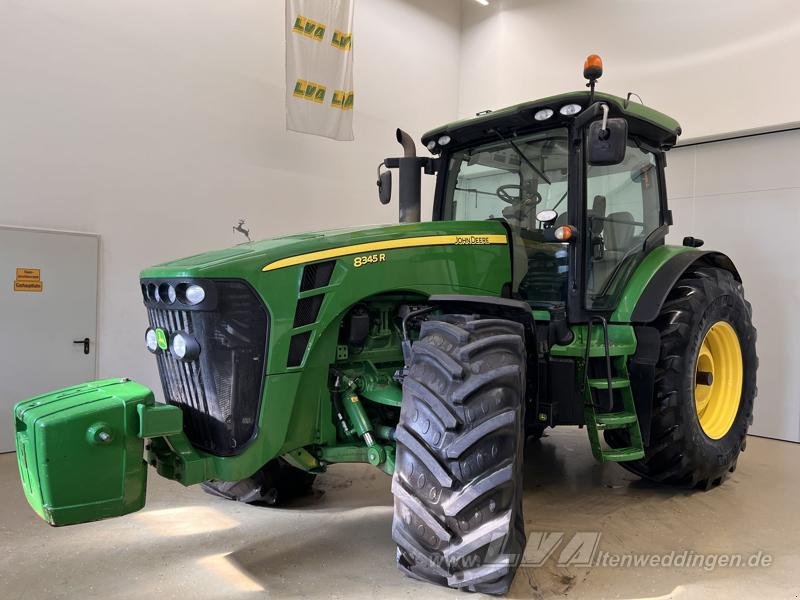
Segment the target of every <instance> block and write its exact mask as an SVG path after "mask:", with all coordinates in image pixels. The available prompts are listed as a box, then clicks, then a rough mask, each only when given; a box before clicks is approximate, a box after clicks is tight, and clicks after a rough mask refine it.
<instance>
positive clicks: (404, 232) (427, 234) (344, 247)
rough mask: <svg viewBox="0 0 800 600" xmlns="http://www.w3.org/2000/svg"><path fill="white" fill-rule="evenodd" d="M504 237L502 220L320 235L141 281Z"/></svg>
mask: <svg viewBox="0 0 800 600" xmlns="http://www.w3.org/2000/svg"><path fill="white" fill-rule="evenodd" d="M505 235H506V229H505V227H504V225H503V224H502V223H501V222H499V221H435V222H425V223H403V224H399V225H398V224H390V225H371V226H365V227H350V228H346V229H334V230H327V231H315V232H308V233H300V234H295V235H288V236H283V237H277V238H271V239H266V240H261V241H257V242H249V243H246V244H241V245H239V246H234V247H233V248H224V249H221V250H213V251H210V252H203V253H202V254H196V255H193V256H188V257H186V258H180V259H177V260H173V261H169V262H165V263H162V264H159V265H155V266H153V267H149V268H147V269H144V270H143V271H142V273H141V277H143V278H155V277H160V278H167V277H235V276H241V275H246V274H248V273H255V272H262V271H269V270H273V269H278V268H282V267H283V266H290V265H295V264H302V263H304V262H313V261H314V260H321V259H323V258H325V257H327V256H323V255H324V254H326V251H328V252H327V254H328V255H331V254H332V255H337V256H346V255H349V254H358V253H360V252H367V251H369V250H368V249H366V248H367V246H365V245H369V244H374V243H377V242H384V241H390V242H392V243H395V241H396V242H397V244H399V245H402V246H403V247H408V246H412V245H414V246H426V245H439V244H443V243H448V244H485V243H505V240H504V239H503V240H501V239H500V237H498V236H501V237H503V238H504V237H505ZM435 236H445V237H442V238H440V239H435ZM486 236H489V237H486ZM484 238H485V239H484Z"/></svg>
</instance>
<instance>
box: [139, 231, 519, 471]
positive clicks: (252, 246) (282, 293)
mask: <svg viewBox="0 0 800 600" xmlns="http://www.w3.org/2000/svg"><path fill="white" fill-rule="evenodd" d="M466 234H469V235H473V234H475V235H478V236H482V235H505V234H506V230H505V228H504V226H503V225H502V224H501V223H500V222H498V221H474V222H465V221H461V222H428V223H408V224H402V225H383V226H376V227H368V228H353V229H343V230H336V231H328V232H320V233H306V234H301V235H293V236H288V237H283V238H276V239H273V240H265V241H261V242H252V243H248V244H243V245H241V246H237V247H236V248H232V249H226V250H219V251H215V252H207V253H204V254H200V255H197V256H192V257H189V258H185V259H180V260H176V261H172V262H169V263H165V264H162V265H158V266H155V267H151V268H149V269H146V270H144V271H143V272H142V277H145V278H150V277H152V278H172V277H191V278H236V279H242V280H246V281H247V282H248V283H250V284H251V285H252V286H253V288H254V289H255V291H256V292H257V293H258V294H259V295H260V296H261V298H262V300H263V301H264V304H265V306H266V307H267V310H268V311H269V314H270V331H269V342H268V352H267V367H266V378H265V385H264V387H263V393H262V398H261V409H260V412H259V417H258V433H257V435H256V437H255V438H254V439H253V440H251V441H250V443H249V445H248V446H247V447H246V449H245V450H244V451H243V452H242V453H241V454H238V455H236V456H228V457H218V456H212V455H208V454H205V453H203V452H201V451H198V450H192V451H191V452H189V453H184V455H183V456H182V458H181V462H182V463H183V464H184V465H189V464H191V465H194V467H193V469H192V470H189V469H186V468H184V469H180V468H179V469H177V470H176V469H175V466H174V465H173V464H171V462H172V461H173V460H174V458H175V455H174V454H173V455H172V458H170V457H169V455H168V453H167V451H166V450H165V445H166V444H168V443H169V444H172V443H176V442H177V440H178V439H179V436H175V437H172V438H169V440H163V441H161V442H158V443H154V444H153V448H152V450H151V456H150V459H151V460H153V459H156V456H155V455H156V454H158V455H159V458H158V459H157V460H158V461H160V464H161V465H162V466H161V468H160V469H159V472H162V471H163V473H164V474H167V473H171V474H173V478H177V479H178V480H179V481H181V482H182V483H184V484H187V485H188V484H192V483H197V481H196V477H200V476H202V477H203V478H206V479H207V478H215V479H223V480H228V481H233V480H238V479H242V478H244V477H248V476H250V475H251V474H252V473H253V472H255V471H256V470H257V469H259V468H260V467H261V466H262V465H263V464H264V463H265V462H266V461H268V460H270V459H272V458H275V457H277V456H281V455H284V454H286V453H288V452H290V451H293V450H296V449H298V448H303V447H306V446H310V445H320V446H323V445H332V444H335V443H336V428H335V426H334V419H333V415H332V412H331V403H330V391H329V389H328V388H329V382H328V379H329V370H330V366H331V364H332V363H334V362H335V361H336V359H337V342H338V335H339V326H340V322H341V319H342V316H343V315H344V314H345V312H346V311H347V310H348V309H350V308H351V307H352V306H353V305H354V304H356V303H358V302H360V301H362V300H363V299H364V298H368V297H374V296H378V295H381V294H394V295H398V294H399V295H402V296H405V297H409V298H414V297H417V298H420V299H421V298H426V297H427V296H429V295H432V294H441V293H454V294H473V295H491V296H498V295H500V293H501V290H502V288H503V285H504V284H506V283H507V282H509V281H510V280H511V260H510V251H509V247H508V245H506V244H491V245H490V244H469V243H465V244H448V245H434V246H411V247H407V248H396V249H388V250H381V251H380V252H381V253H383V254H385V260H384V261H382V262H376V263H367V264H364V265H363V266H360V267H356V266H354V260H353V259H354V256H360V255H361V254H362V253H357V254H355V255H354V254H347V255H344V256H341V257H339V258H337V264H336V267H335V269H334V272H333V276H332V277H331V281H330V284H329V285H328V286H326V287H324V288H318V289H315V290H313V291H312V292H311V293H310V294H319V293H321V292H324V293H325V299H324V301H323V303H322V306H321V308H320V311H319V315H318V318H317V320H316V322H315V323H313V324H311V325H307V326H304V327H298V328H295V327H293V319H294V313H295V306H296V304H297V300H298V298H300V297H303V296H304V295H310V294H309V293H308V292H306V293H301V292H299V287H300V280H301V277H302V272H303V267H304V264H305V263H301V264H297V265H294V266H288V267H283V268H279V269H275V270H270V271H263V270H262V269H263V268H264V267H265V266H266V265H268V264H270V263H272V262H274V261H277V260H280V259H284V258H287V257H293V256H299V255H303V254H307V253H311V252H319V251H325V250H335V249H337V248H341V247H346V246H351V245H355V244H371V243H378V242H381V241H385V240H403V239H414V238H418V237H421V236H438V235H466ZM304 331H311V332H312V333H311V339H310V342H309V345H308V350H307V351H306V355H305V357H304V359H303V361H302V363H301V364H300V365H299V366H297V367H287V366H286V363H287V357H288V353H289V341H290V339H291V337H292V336H293V335H294V334H297V333H301V332H304ZM383 352H384V354H385V356H384V358H385V359H387V360H388V359H389V358H394V359H395V360H400V361H402V354H401V353H400V349H399V347H398V346H397V344H393V346H392V347H391V348H387V349H386V350H384V351H383ZM351 358H353V357H351ZM397 394H398V392H397V389H392V388H391V386H388V385H386V382H383V385H381V384H375V383H372V384H371V385H370V388H369V389H368V390H365V396H369V395H374V396H375V397H376V400H378V398H380V399H379V400H378V401H382V402H384V403H387V404H396V401H397ZM156 451H158V452H156ZM200 462H203V463H204V465H203V466H202V467H200V466H198V465H199V463H200ZM175 473H177V474H178V475H175ZM191 473H195V475H194V476H191ZM167 476H169V475H167Z"/></svg>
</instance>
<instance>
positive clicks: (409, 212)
mask: <svg viewBox="0 0 800 600" xmlns="http://www.w3.org/2000/svg"><path fill="white" fill-rule="evenodd" d="M397 141H398V142H399V143H400V145H401V146H403V157H402V158H398V159H397V161H398V165H397V166H398V167H399V168H400V202H399V205H400V222H401V223H419V221H420V218H421V213H422V209H421V203H422V199H421V196H422V174H421V172H420V169H421V167H422V164H420V160H419V159H418V158H417V148H416V145H415V144H414V140H413V139H412V138H411V136H410V135H408V134H407V133H406V132H405V131H403V130H402V129H399V128H398V129H397Z"/></svg>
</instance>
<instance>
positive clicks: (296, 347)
mask: <svg viewBox="0 0 800 600" xmlns="http://www.w3.org/2000/svg"><path fill="white" fill-rule="evenodd" d="M310 338H311V332H310V331H306V332H304V333H298V334H296V335H293V336H292V339H291V340H289V357H288V360H287V361H286V366H287V367H299V366H300V363H302V362H303V356H304V355H305V353H306V347H307V346H308V340H309V339H310Z"/></svg>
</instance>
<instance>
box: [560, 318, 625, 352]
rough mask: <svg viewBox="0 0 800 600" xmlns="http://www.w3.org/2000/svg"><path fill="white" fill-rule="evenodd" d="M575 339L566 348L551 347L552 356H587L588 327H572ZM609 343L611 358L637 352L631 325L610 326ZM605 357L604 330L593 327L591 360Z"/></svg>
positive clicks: (590, 348)
mask: <svg viewBox="0 0 800 600" xmlns="http://www.w3.org/2000/svg"><path fill="white" fill-rule="evenodd" d="M571 329H572V333H573V334H574V337H573V339H572V342H570V343H569V344H568V345H566V346H558V345H554V346H551V347H550V355H551V356H557V357H573V358H581V359H582V358H583V357H584V356H585V354H586V335H587V331H588V327H587V326H586V325H573V326H572V327H571ZM608 342H609V348H610V355H611V356H620V355H631V354H633V353H634V352H636V334H635V333H634V331H633V327H631V326H630V325H614V324H612V325H609V326H608ZM599 356H605V344H604V341H603V328H602V327H600V326H599V325H595V326H594V327H592V340H591V344H590V347H589V358H596V357H599Z"/></svg>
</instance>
